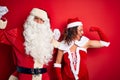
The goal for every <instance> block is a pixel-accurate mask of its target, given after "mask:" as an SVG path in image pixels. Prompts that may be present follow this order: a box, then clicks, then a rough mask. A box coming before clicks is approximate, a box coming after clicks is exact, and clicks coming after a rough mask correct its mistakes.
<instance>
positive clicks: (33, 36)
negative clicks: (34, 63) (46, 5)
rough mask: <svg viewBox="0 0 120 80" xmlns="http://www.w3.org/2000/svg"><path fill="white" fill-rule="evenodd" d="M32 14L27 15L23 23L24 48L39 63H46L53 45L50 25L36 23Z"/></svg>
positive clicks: (50, 56)
mask: <svg viewBox="0 0 120 80" xmlns="http://www.w3.org/2000/svg"><path fill="white" fill-rule="evenodd" d="M33 18H34V16H29V17H28V19H27V21H26V23H25V25H24V32H23V35H24V37H25V42H24V45H25V50H26V54H27V55H31V56H32V57H33V58H34V59H36V60H38V61H39V62H40V63H41V64H47V63H48V62H49V61H50V60H51V58H52V52H53V45H52V44H51V40H52V37H53V33H52V31H51V29H50V26H48V25H45V24H38V23H36V22H35V21H33Z"/></svg>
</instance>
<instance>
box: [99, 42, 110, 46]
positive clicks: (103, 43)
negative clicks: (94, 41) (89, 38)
mask: <svg viewBox="0 0 120 80" xmlns="http://www.w3.org/2000/svg"><path fill="white" fill-rule="evenodd" d="M100 43H101V44H102V46H105V47H108V46H109V45H110V42H105V41H100Z"/></svg>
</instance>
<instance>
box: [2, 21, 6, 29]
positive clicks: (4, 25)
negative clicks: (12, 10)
mask: <svg viewBox="0 0 120 80" xmlns="http://www.w3.org/2000/svg"><path fill="white" fill-rule="evenodd" d="M6 25H7V20H5V21H3V20H0V29H5V28H6Z"/></svg>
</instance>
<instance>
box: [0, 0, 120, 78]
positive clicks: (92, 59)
mask: <svg viewBox="0 0 120 80" xmlns="http://www.w3.org/2000/svg"><path fill="white" fill-rule="evenodd" d="M0 5H4V6H7V7H8V9H9V12H8V13H7V14H6V15H5V17H6V18H7V19H8V26H7V29H10V28H14V27H22V25H23V23H24V22H25V20H26V18H27V16H28V15H29V12H30V10H31V9H32V8H34V7H38V8H41V9H44V10H46V11H47V12H48V15H49V17H50V20H51V27H52V29H54V28H59V29H60V31H61V32H63V28H64V25H65V23H66V21H67V19H68V18H71V17H79V18H80V19H81V20H82V21H83V23H84V32H85V35H86V36H88V37H89V38H90V39H99V38H98V35H97V34H96V33H90V32H89V27H90V26H98V27H100V28H101V29H102V30H103V31H104V32H105V33H106V35H107V36H108V38H109V39H110V42H111V45H110V46H109V47H108V48H101V49H89V50H88V61H87V64H88V70H89V75H90V80H120V62H119V60H120V58H119V57H120V54H119V49H120V47H119V45H120V39H119V27H120V2H119V0H118V1H117V0H108V1H107V0H0ZM11 53H12V48H11V46H7V45H3V44H0V80H7V79H8V77H9V75H10V74H11V73H12V72H13V70H14V69H15V66H14V64H13V59H12V54H11ZM51 74H54V72H53V73H52V72H51ZM52 76H55V75H52ZM53 79H54V78H53Z"/></svg>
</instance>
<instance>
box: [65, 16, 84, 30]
mask: <svg viewBox="0 0 120 80" xmlns="http://www.w3.org/2000/svg"><path fill="white" fill-rule="evenodd" d="M76 26H83V24H82V22H81V21H80V20H79V19H78V18H77V17H76V18H70V19H68V22H67V28H72V27H76Z"/></svg>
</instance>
